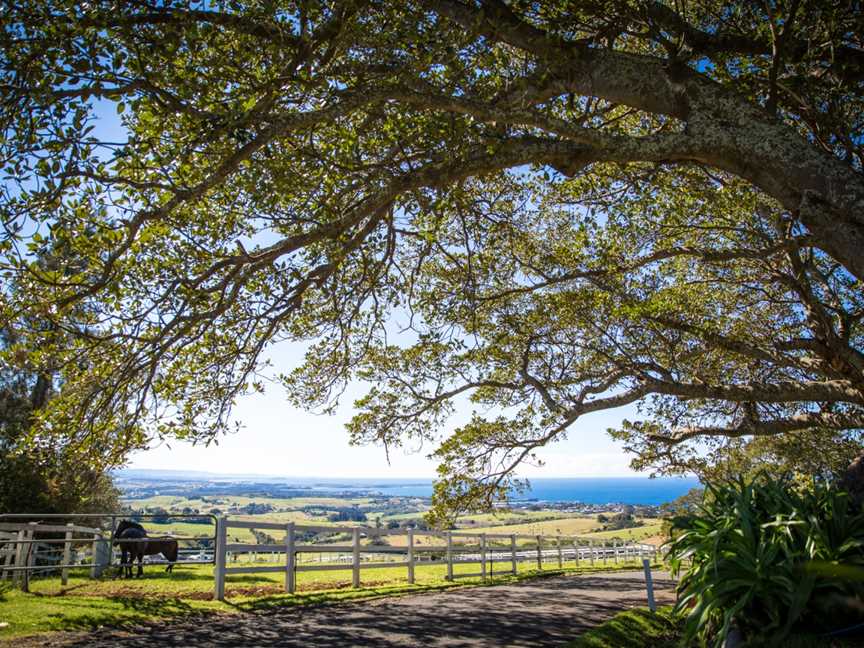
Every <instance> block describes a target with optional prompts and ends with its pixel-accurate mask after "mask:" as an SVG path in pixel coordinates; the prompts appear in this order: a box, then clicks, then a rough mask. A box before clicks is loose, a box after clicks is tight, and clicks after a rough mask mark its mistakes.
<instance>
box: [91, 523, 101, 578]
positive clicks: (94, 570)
mask: <svg viewBox="0 0 864 648" xmlns="http://www.w3.org/2000/svg"><path fill="white" fill-rule="evenodd" d="M90 552H91V554H92V556H91V558H90V578H97V577H98V576H99V568H98V567H97V561H98V560H99V534H98V533H94V534H93V545H92V546H91V548H90Z"/></svg>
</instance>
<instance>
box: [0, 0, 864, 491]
mask: <svg viewBox="0 0 864 648" xmlns="http://www.w3.org/2000/svg"><path fill="white" fill-rule="evenodd" d="M3 18H4V20H3V25H4V30H3V36H2V38H3V41H2V51H3V55H2V68H3V81H2V83H3V86H2V87H3V101H2V113H0V114H2V118H0V119H2V124H3V129H4V130H3V132H4V137H3V139H2V142H0V159H2V160H3V165H4V167H5V173H6V184H5V187H4V194H3V203H2V205H3V206H2V209H3V212H2V214H3V222H4V225H5V238H4V241H3V245H4V248H3V253H4V254H3V259H4V264H3V265H4V269H5V272H6V275H7V276H9V277H13V276H14V277H15V280H16V281H17V282H20V285H22V286H24V287H25V288H26V294H27V298H26V299H20V298H19V299H17V300H16V301H15V303H12V302H11V300H10V299H8V297H7V303H6V309H7V311H8V312H10V313H11V312H17V311H20V310H21V309H23V310H25V311H26V312H32V313H37V314H38V315H39V317H40V318H44V319H45V320H46V321H50V322H52V325H53V326H55V327H56V328H57V330H61V331H64V332H68V333H69V334H71V335H75V336H77V343H76V344H75V345H73V346H66V347H64V348H63V349H59V348H57V349H53V350H52V352H51V353H50V354H48V355H50V356H51V357H52V359H53V360H52V361H54V362H58V363H59V365H58V366H59V368H60V370H61V371H62V372H63V379H64V381H65V384H67V385H69V386H70V388H69V389H68V392H67V393H68V394H69V396H68V397H66V398H62V399H55V401H54V402H53V404H52V408H51V411H50V412H48V413H47V414H46V420H48V421H50V422H51V427H50V429H52V430H55V431H57V432H58V433H60V434H67V435H68V434H69V430H75V436H76V437H77V441H78V442H80V443H82V444H87V443H91V444H96V445H97V447H99V446H100V444H101V447H104V446H105V444H111V443H113V442H119V444H120V446H121V447H122V445H123V440H122V439H118V436H119V437H122V434H118V433H117V432H116V428H112V427H111V426H105V425H101V426H100V424H99V422H100V420H102V419H104V417H106V416H111V415H113V414H114V413H116V412H117V411H118V410H119V409H122V410H123V411H124V415H125V413H129V414H131V416H132V417H133V418H134V420H135V421H136V422H139V423H141V424H147V425H148V426H149V429H150V433H151V434H162V435H175V436H182V437H186V438H195V439H203V440H206V439H209V438H212V437H213V436H214V435H216V434H218V433H219V432H220V431H221V430H222V429H223V428H224V427H225V426H226V425H227V423H228V422H229V420H230V406H231V403H232V402H233V400H234V399H235V398H236V396H237V395H238V394H240V393H242V392H243V391H245V390H247V389H250V388H256V387H257V386H258V383H257V381H256V374H257V373H258V372H259V371H261V369H262V367H261V357H262V352H263V350H264V349H265V347H266V346H267V345H268V344H270V343H273V342H274V341H278V340H282V339H286V338H287V339H317V340H318V342H317V343H316V345H315V346H314V347H313V350H312V352H311V353H310V356H309V358H310V359H309V362H308V363H307V366H306V367H304V368H303V369H302V370H301V371H300V372H298V373H296V374H294V375H293V376H291V377H288V378H286V381H287V382H288V383H289V385H290V387H291V395H292V396H293V397H294V398H295V399H296V400H297V401H298V402H302V403H303V404H307V405H308V404H310V403H311V404H321V403H324V404H326V403H330V402H332V399H333V398H334V397H335V396H336V395H337V394H338V392H339V387H340V386H341V385H343V384H344V383H345V381H347V380H350V379H352V378H355V377H358V376H359V377H362V378H367V379H370V380H374V381H377V382H378V384H377V386H376V388H375V389H373V391H372V392H371V393H370V395H369V397H368V398H366V399H364V400H363V401H361V402H360V403H359V406H360V409H361V411H360V414H359V415H358V417H357V418H356V419H355V421H354V422H353V423H352V426H351V428H352V432H353V434H354V435H355V438H357V439H358V440H373V441H378V442H384V443H386V444H391V443H399V442H401V441H404V440H405V439H406V438H410V437H412V436H417V437H420V438H424V439H425V438H430V437H431V438H436V439H437V437H436V435H435V430H436V429H437V428H438V427H440V425H441V424H442V423H443V422H444V421H445V420H446V416H447V413H448V411H449V409H448V408H450V407H452V404H451V402H452V398H454V397H456V396H458V395H460V394H466V393H470V394H471V395H472V397H473V398H475V399H476V400H477V401H478V402H480V403H482V404H484V405H487V406H489V407H490V408H491V412H492V413H491V414H489V413H488V412H487V415H486V417H485V418H484V417H482V416H480V415H477V416H476V417H475V419H474V420H473V421H472V422H471V423H470V424H469V425H467V426H465V427H463V428H462V429H460V430H457V431H456V432H455V433H453V434H452V435H450V436H448V437H447V438H445V439H444V441H443V443H442V444H441V445H440V448H439V450H438V455H439V457H440V458H441V459H442V462H443V467H442V480H441V483H440V492H439V495H441V496H442V499H441V501H445V502H446V501H454V500H452V499H448V498H450V497H451V496H454V495H455V496H457V497H458V498H459V500H458V502H456V503H462V504H470V505H476V503H478V502H483V501H487V502H488V500H489V499H490V498H492V497H495V496H496V495H500V494H501V493H502V492H503V489H504V488H506V486H507V485H508V484H509V479H510V476H511V474H512V472H513V469H514V467H515V466H517V465H518V462H519V461H521V460H523V459H524V458H525V457H527V456H530V453H531V452H532V450H533V449H534V448H536V447H538V446H541V445H544V444H546V443H549V442H551V441H552V440H554V439H556V438H560V437H561V436H562V435H563V434H565V433H566V431H567V429H568V427H570V426H571V425H572V424H573V423H574V422H575V421H576V420H577V419H578V418H579V417H580V416H582V415H584V414H586V413H589V412H592V411H598V410H601V409H607V408H612V407H617V406H620V405H623V404H628V403H639V404H641V406H642V407H643V408H644V412H643V413H644V416H643V417H641V420H640V421H634V422H629V423H627V424H626V425H625V426H624V429H622V430H619V431H618V434H620V435H622V436H624V437H625V438H626V439H627V440H628V443H629V444H630V446H631V447H632V448H634V449H636V450H638V451H639V452H640V453H641V455H640V456H641V458H640V461H642V462H643V464H645V465H654V466H657V467H661V468H664V467H666V468H668V467H670V466H671V467H675V466H692V465H693V461H695V460H697V459H696V458H698V457H704V456H705V455H706V453H708V454H710V452H712V451H713V450H715V449H716V447H717V445H718V444H720V445H722V444H723V443H725V441H724V439H728V438H730V437H731V438H736V437H742V436H743V437H747V438H750V437H752V436H753V435H774V434H789V433H800V432H801V431H804V430H806V431H812V430H820V429H821V430H826V434H827V435H836V434H841V435H849V434H851V435H853V436H854V434H855V432H854V431H855V430H857V429H859V428H861V427H864V355H862V346H864V345H862V329H861V317H862V314H864V303H862V290H861V280H862V278H864V253H862V250H864V176H862V148H861V143H862V141H864V140H862V121H861V120H862V115H864V110H862V92H861V90H862V81H864V50H862V43H861V34H862V33H864V18H862V11H861V7H860V5H859V3H857V2H836V3H831V4H829V3H825V2H820V1H811V2H808V1H806V0H801V1H799V0H789V1H788V2H774V1H771V0H766V2H764V3H751V2H721V1H712V0H704V1H701V2H689V3H674V4H673V3H663V2H647V1H645V2H628V1H624V0H622V1H615V0H610V1H603V2H601V1H597V2H584V3H572V2H522V1H521V0H515V1H511V2H503V1H501V0H484V1H482V2H475V1H467V0H462V1H460V0H422V1H420V2H414V3H405V2H389V1H386V0H381V1H374V2H361V1H357V2H346V1H340V2H332V3H327V2H313V1H309V2H302V1H301V2H290V1H285V2H224V3H220V2H215V3H214V2H207V3H188V2H152V3H151V2H146V1H136V2H107V1H102V2H100V1H98V0H97V1H95V2H89V3H78V2H74V1H69V2H62V1H59V0H54V1H49V2H45V1H44V0H39V1H35V0H34V1H32V2H26V1H22V2H17V3H14V4H13V5H10V6H9V7H7V8H6V9H4V14H3ZM106 112H112V113H115V112H116V114H118V115H119V119H120V120H121V121H122V126H123V128H122V129H120V130H121V133H120V134H111V135H110V136H106V135H104V132H105V129H104V127H101V128H100V127H99V126H100V124H99V123H98V121H99V119H100V118H101V119H103V120H104V116H105V114H106ZM94 126H95V127H97V128H95V129H94ZM57 245H62V247H63V249H64V250H68V251H69V254H71V255H73V256H74V257H76V258H79V259H80V263H79V264H78V266H76V267H78V268H80V270H76V271H75V272H68V271H65V272H61V271H58V270H47V269H45V268H44V267H42V266H39V265H38V264H34V263H33V261H32V257H33V256H34V255H35V254H36V253H38V252H40V250H43V249H45V248H46V247H51V246H57ZM82 301H87V302H88V304H90V303H93V304H95V306H93V307H90V306H88V308H87V309H86V310H82V309H81V308H80V303H81V302H82ZM394 319H395V320H399V321H401V322H402V323H404V324H406V326H407V327H408V328H410V329H411V331H412V332H411V333H410V334H409V335H403V336H402V337H400V338H399V339H400V341H401V342H402V344H401V345H399V346H396V345H391V344H388V333H392V329H393V322H394ZM19 334H21V335H28V336H31V337H32V339H33V340H34V344H33V346H34V347H36V346H37V345H36V340H39V339H40V338H41V335H40V332H39V331H20V332H19ZM412 336H413V338H412ZM64 339H65V338H64ZM406 340H407V342H406ZM44 344H45V342H42V344H41V345H40V346H39V348H40V349H44ZM30 361H33V359H30ZM130 403H131V405H130ZM129 429H130V430H131V429H136V430H137V429H138V428H137V427H135V426H130V428H129Z"/></svg>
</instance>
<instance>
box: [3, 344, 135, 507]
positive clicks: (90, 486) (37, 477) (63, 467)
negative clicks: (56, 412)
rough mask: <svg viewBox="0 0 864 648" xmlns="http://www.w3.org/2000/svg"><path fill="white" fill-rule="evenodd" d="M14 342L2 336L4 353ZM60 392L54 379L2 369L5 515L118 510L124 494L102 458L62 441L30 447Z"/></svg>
mask: <svg viewBox="0 0 864 648" xmlns="http://www.w3.org/2000/svg"><path fill="white" fill-rule="evenodd" d="M10 338H11V336H10V335H9V331H8V330H5V331H0V353H2V352H3V351H4V350H5V351H8V350H9V348H10V347H11V346H12V345H13V344H14V341H13V340H12V339H10ZM0 362H2V360H0ZM54 393H55V384H54V382H53V380H52V376H50V375H45V374H44V373H43V374H33V373H32V372H27V371H24V370H20V369H16V368H14V367H10V366H9V365H5V364H0V467H2V469H0V513H72V512H76V513H88V512H104V511H116V510H118V509H119V508H120V503H119V491H118V490H117V489H116V488H115V487H114V483H113V480H112V479H111V476H110V474H108V473H107V472H106V471H105V469H104V467H103V465H102V462H101V459H96V460H92V459H91V460H88V459H87V458H85V457H82V456H81V454H80V453H79V452H77V451H76V450H77V449H76V448H75V446H74V445H70V444H68V443H63V439H62V438H53V439H52V440H53V443H43V444H40V445H33V444H29V443H26V442H25V440H26V438H27V435H28V432H29V429H30V427H31V425H32V424H33V421H34V419H35V418H37V417H38V415H39V412H40V410H41V409H42V408H44V407H45V405H46V404H47V402H48V401H49V400H50V399H51V398H52V397H53V396H54Z"/></svg>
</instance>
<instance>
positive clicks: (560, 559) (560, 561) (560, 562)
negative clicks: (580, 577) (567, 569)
mask: <svg viewBox="0 0 864 648" xmlns="http://www.w3.org/2000/svg"><path fill="white" fill-rule="evenodd" d="M556 540H557V541H558V569H562V568H563V567H564V556H563V555H561V536H557V538H556Z"/></svg>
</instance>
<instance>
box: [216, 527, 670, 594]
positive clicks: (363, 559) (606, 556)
mask: <svg viewBox="0 0 864 648" xmlns="http://www.w3.org/2000/svg"><path fill="white" fill-rule="evenodd" d="M229 529H256V530H262V531H263V530H268V531H282V532H284V537H283V540H282V541H281V542H277V543H271V544H252V543H246V542H233V543H232V542H229V541H228V530H229ZM310 534H331V535H343V536H350V538H351V540H350V543H349V544H346V543H345V540H337V542H334V543H327V542H320V541H318V539H317V538H316V541H314V542H311V543H301V542H300V541H299V538H298V536H299V537H305V536H307V535H310ZM382 536H407V542H406V544H405V546H386V545H384V546H382V545H381V544H374V543H370V541H371V540H372V539H374V538H380V537H382ZM418 536H419V537H423V538H424V539H427V541H428V539H429V538H435V539H437V540H440V541H441V543H440V544H435V545H428V544H419V543H418V542H416V540H417V537H418ZM364 540H365V543H364ZM526 541H527V545H528V546H527V548H526V546H525V545H526ZM238 554H258V555H260V554H270V557H271V560H273V559H275V557H276V556H277V555H279V556H280V558H281V557H282V556H284V558H281V563H282V564H277V565H254V564H251V565H240V566H232V567H229V566H228V565H229V556H232V555H233V556H237V555H238ZM303 554H319V559H318V561H317V563H316V562H315V561H311V560H301V559H300V556H301V555H303ZM656 554H657V548H656V547H654V546H653V545H647V544H641V543H620V542H619V541H618V540H597V539H593V538H592V539H589V538H580V537H577V536H561V535H556V536H548V535H525V534H503V533H472V532H467V531H444V532H436V531H420V530H414V529H392V530H391V529H377V528H371V527H333V526H315V525H304V524H296V523H294V522H288V523H279V522H263V521H254V522H253V521H249V520H232V519H230V518H228V517H221V518H219V520H218V521H217V525H216V556H215V571H214V575H215V593H214V594H215V597H216V598H217V599H218V600H220V601H221V600H224V599H225V578H226V576H230V575H234V574H261V573H282V572H284V574H285V591H286V592H289V593H293V592H294V591H295V590H296V581H297V577H296V575H297V573H298V572H311V571H324V570H349V569H350V570H351V573H352V578H351V581H352V585H353V586H354V587H360V582H361V578H360V575H361V571H362V570H363V569H370V568H384V567H386V568H402V569H406V570H407V576H408V582H409V583H410V584H413V583H414V580H415V567H416V566H417V565H428V564H443V565H446V568H447V576H446V578H447V580H454V579H457V578H469V577H481V578H484V579H485V578H487V577H489V576H493V575H495V574H498V575H500V574H515V573H516V571H517V565H518V563H520V562H527V561H536V563H537V568H538V569H543V565H544V563H548V562H550V561H553V562H556V563H557V565H558V567H561V566H563V564H564V561H565V560H566V561H571V560H572V561H575V562H576V563H577V565H578V564H579V563H584V564H585V565H587V566H593V565H596V564H597V563H599V562H601V561H602V562H603V564H609V562H610V561H612V562H613V563H617V562H619V561H627V560H637V561H641V560H642V559H645V558H650V559H652V560H653V559H656ZM324 556H327V557H326V558H325V557H324ZM397 558H402V560H397ZM274 561H275V560H274ZM500 563H509V564H510V566H509V568H508V569H504V570H502V569H497V570H496V569H495V565H496V564H500ZM460 564H476V565H478V567H479V572H476V573H475V572H472V573H468V574H465V573H455V570H454V565H460Z"/></svg>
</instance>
